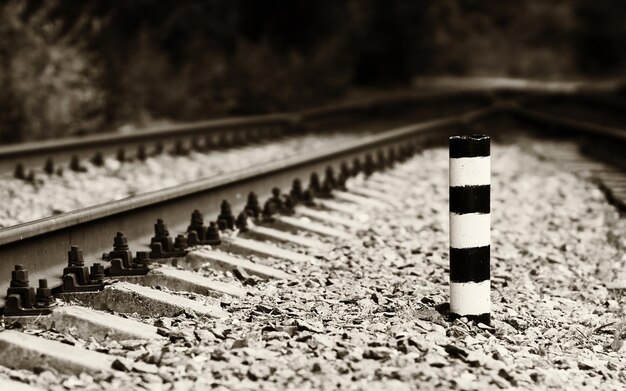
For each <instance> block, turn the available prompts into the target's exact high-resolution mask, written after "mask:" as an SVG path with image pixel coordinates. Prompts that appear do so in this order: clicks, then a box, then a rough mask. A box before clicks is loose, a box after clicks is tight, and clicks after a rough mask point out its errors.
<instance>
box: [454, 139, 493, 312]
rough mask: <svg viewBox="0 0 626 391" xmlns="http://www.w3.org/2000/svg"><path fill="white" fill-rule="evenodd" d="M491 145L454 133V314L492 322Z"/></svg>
mask: <svg viewBox="0 0 626 391" xmlns="http://www.w3.org/2000/svg"><path fill="white" fill-rule="evenodd" d="M490 176H491V168H490V144H489V137H488V136H484V135H472V136H454V137H450V316H451V318H452V319H454V318H458V317H467V318H469V319H473V320H476V321H477V322H482V323H485V324H489V323H490V320H491V318H490V317H491V309H490V307H491V299H490V287H491V282H490V278H489V273H490V259H489V258H490V244H491V239H490V232H489V231H490V225H491V221H490V199H489V198H490V191H491V189H490V183H491V180H490V179H491V178H490Z"/></svg>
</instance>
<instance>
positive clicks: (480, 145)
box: [450, 134, 491, 158]
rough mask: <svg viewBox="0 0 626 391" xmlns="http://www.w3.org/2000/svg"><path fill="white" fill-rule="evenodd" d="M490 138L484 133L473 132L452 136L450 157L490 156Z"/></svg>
mask: <svg viewBox="0 0 626 391" xmlns="http://www.w3.org/2000/svg"><path fill="white" fill-rule="evenodd" d="M490 153H491V151H490V138H489V136H486V135H484V134H472V135H464V136H452V137H450V157H451V158H462V157H480V156H489V155H490Z"/></svg>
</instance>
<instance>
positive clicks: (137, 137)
mask: <svg viewBox="0 0 626 391" xmlns="http://www.w3.org/2000/svg"><path fill="white" fill-rule="evenodd" d="M492 98H493V97H492V96H491V94H490V93H489V92H486V91H459V90H455V91H432V92H422V93H412V92H408V93H396V94H392V95H384V96H381V97H374V98H369V99H361V100H356V101H351V102H347V103H341V104H335V105H331V106H326V107H320V108H314V109H308V110H302V111H298V112H287V113H278V114H267V115H256V116H245V117H234V118H225V119H215V120H208V121H199V122H192V123H182V124H172V125H162V126H158V127H154V128H150V129H145V130H141V131H135V132H132V133H106V134H96V135H89V136H82V137H72V138H66V139H59V140H46V141H38V142H30V143H24V144H15V145H7V146H0V175H2V174H4V175H10V174H17V175H18V176H20V177H28V175H29V173H30V171H31V170H36V171H42V170H48V171H49V172H50V173H52V172H54V171H55V170H57V169H58V168H59V167H61V168H65V169H67V168H69V169H71V167H72V165H73V164H78V163H80V162H81V161H84V160H91V161H93V162H95V163H96V164H99V162H102V161H103V159H105V158H108V157H115V158H117V159H119V160H122V161H124V160H133V159H145V157H146V156H154V155H157V154H160V153H179V154H180V153H184V152H185V151H189V150H194V149H195V150H200V151H209V150H212V149H224V148H230V147H233V146H241V145H244V144H253V143H256V142H260V141H268V140H273V139H276V138H277V137H287V136H297V135H299V134H303V133H306V132H309V131H313V130H314V131H325V130H328V129H337V128H338V129H341V128H342V127H345V126H350V127H352V128H355V127H359V126H360V127H365V128H368V129H372V128H378V129H385V128H387V129H388V128H389V127H390V126H392V125H393V124H401V123H410V122H415V121H417V120H425V119H434V118H437V117H442V116H447V115H453V114H459V113H462V112H463V111H467V110H470V109H473V108H479V107H486V106H488V105H489V104H490V103H491V102H492Z"/></svg>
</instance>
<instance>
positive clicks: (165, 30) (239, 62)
mask: <svg viewBox="0 0 626 391" xmlns="http://www.w3.org/2000/svg"><path fill="white" fill-rule="evenodd" d="M625 10H626V7H622V6H621V3H620V2H619V1H618V0H608V2H595V3H589V2H587V1H584V0H571V1H570V0H554V1H543V0H528V1H523V2H514V1H506V2H484V1H480V0H421V1H411V0H406V1H401V0H398V1H385V0H345V1H336V0H335V1H334V0H319V1H315V2H312V1H307V0H231V1H221V0H187V1H185V2H180V1H174V0H135V1H124V0H84V1H60V0H52V1H48V0H22V1H20V0H7V1H5V2H4V3H3V4H2V5H0V82H1V83H2V86H3V88H2V89H0V107H1V109H0V141H9V140H19V139H24V138H27V137H37V138H41V137H52V136H54V135H57V134H61V133H65V134H75V133H79V132H94V131H97V130H99V129H103V128H109V129H110V128H111V127H118V126H120V125H124V124H134V125H136V126H142V125H145V124H147V123H150V122H152V121H154V120H155V119H158V120H160V119H167V120H193V119H200V118H207V117H211V116H223V115H229V114H238V113H260V112H267V111H276V110H291V109H297V108H300V107H304V106H310V105H315V104H319V103H321V102H324V101H328V100H330V99H333V98H335V97H338V96H340V95H342V94H345V93H346V92H347V91H349V90H350V89H351V88H353V87H355V86H357V87H369V86H376V87H381V86H383V87H384V86H395V85H408V84H410V82H411V79H412V78H414V77H416V76H424V75H426V76H427V75H439V74H457V75H491V76H515V77H537V78H573V77H580V76H586V75H591V76H599V75H619V74H623V71H624V65H625V62H626V50H625V49H626V48H625V47H624V46H625V45H626V39H624V37H625V35H626V31H625V29H626V27H625V26H626V25H625V24H624V23H623V20H624V18H625V17H626V11H625Z"/></svg>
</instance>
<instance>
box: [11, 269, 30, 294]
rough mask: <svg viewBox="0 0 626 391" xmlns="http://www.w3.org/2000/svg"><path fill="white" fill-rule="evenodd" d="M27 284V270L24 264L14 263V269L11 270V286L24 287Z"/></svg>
mask: <svg viewBox="0 0 626 391" xmlns="http://www.w3.org/2000/svg"><path fill="white" fill-rule="evenodd" d="M27 286H28V270H26V269H25V268H24V265H22V264H17V265H15V270H13V271H12V272H11V287H13V288H24V287H27Z"/></svg>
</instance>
